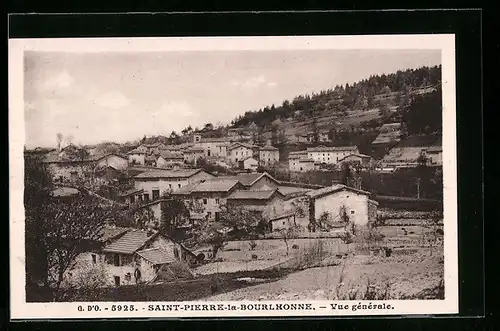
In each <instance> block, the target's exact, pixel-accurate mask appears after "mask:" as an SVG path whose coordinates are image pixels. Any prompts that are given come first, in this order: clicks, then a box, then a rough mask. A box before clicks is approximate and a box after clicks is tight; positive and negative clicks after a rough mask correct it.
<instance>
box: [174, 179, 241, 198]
mask: <svg viewBox="0 0 500 331" xmlns="http://www.w3.org/2000/svg"><path fill="white" fill-rule="evenodd" d="M238 183H239V182H238V181H237V180H235V179H225V178H213V179H208V180H205V181H199V182H197V183H192V184H189V185H186V186H183V187H180V188H179V189H177V190H175V191H174V192H172V194H177V195H179V194H190V193H193V192H200V193H201V192H228V191H230V190H231V189H232V188H233V187H235V186H236V185H238Z"/></svg>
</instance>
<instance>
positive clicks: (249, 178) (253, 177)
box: [220, 172, 278, 186]
mask: <svg viewBox="0 0 500 331" xmlns="http://www.w3.org/2000/svg"><path fill="white" fill-rule="evenodd" d="M264 176H266V177H268V178H270V179H271V180H272V181H274V182H276V183H278V181H277V180H276V179H274V178H273V177H272V176H271V175H269V174H268V173H267V172H261V173H260V172H257V173H239V174H237V175H235V176H226V177H220V178H227V179H236V180H238V181H239V182H240V183H241V184H243V185H244V186H251V185H252V184H253V183H255V182H256V181H257V180H259V179H260V178H261V177H264Z"/></svg>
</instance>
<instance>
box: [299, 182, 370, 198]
mask: <svg viewBox="0 0 500 331" xmlns="http://www.w3.org/2000/svg"><path fill="white" fill-rule="evenodd" d="M343 190H349V191H352V192H356V193H359V194H364V195H368V196H369V195H370V192H366V191H362V190H358V189H355V188H353V187H349V186H345V185H332V186H328V187H324V188H320V189H318V190H314V191H309V192H307V193H306V195H307V196H308V197H310V198H312V199H316V198H321V197H322V196H325V195H328V194H332V193H336V192H340V191H343Z"/></svg>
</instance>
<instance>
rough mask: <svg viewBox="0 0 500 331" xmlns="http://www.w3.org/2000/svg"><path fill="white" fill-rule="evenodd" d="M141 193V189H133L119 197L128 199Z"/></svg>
mask: <svg viewBox="0 0 500 331" xmlns="http://www.w3.org/2000/svg"><path fill="white" fill-rule="evenodd" d="M142 192H144V190H143V189H142V188H141V189H136V188H133V189H130V190H128V191H125V192H123V193H121V194H120V197H128V196H130V195H133V194H137V193H142Z"/></svg>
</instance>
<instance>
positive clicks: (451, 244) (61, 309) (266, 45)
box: [9, 34, 458, 319]
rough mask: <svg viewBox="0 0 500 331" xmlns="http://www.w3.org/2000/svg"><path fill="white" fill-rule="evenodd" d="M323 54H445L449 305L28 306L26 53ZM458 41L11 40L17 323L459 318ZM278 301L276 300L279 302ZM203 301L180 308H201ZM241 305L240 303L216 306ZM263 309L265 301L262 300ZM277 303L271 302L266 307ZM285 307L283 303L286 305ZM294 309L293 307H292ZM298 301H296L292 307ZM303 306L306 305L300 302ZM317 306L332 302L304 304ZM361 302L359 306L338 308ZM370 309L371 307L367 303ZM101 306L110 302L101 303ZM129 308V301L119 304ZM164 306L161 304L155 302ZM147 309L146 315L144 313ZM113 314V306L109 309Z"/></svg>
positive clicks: (13, 255)
mask: <svg viewBox="0 0 500 331" xmlns="http://www.w3.org/2000/svg"><path fill="white" fill-rule="evenodd" d="M296 49H303V50H319V49H337V50H340V49H343V50H349V49H350V50H352V49H385V50H416V49H436V50H441V54H442V82H443V84H442V90H443V180H444V233H445V238H444V252H445V254H444V260H445V261H444V269H445V270H444V277H445V300H409V301H387V302H386V303H389V304H391V305H392V306H393V307H395V308H394V309H392V310H384V311H377V310H371V311H356V312H354V311H352V310H341V311H339V310H337V311H334V310H327V309H319V308H318V309H316V310H311V311H298V310H297V311H276V310H274V311H185V310H184V311H177V312H148V311H147V304H148V303H142V302H131V303H128V304H133V305H134V306H136V307H137V308H139V310H138V311H137V312H134V313H133V314H131V313H128V314H127V313H124V312H111V311H104V310H103V311H101V312H79V311H78V310H77V307H78V306H79V305H83V306H84V307H86V306H87V305H89V304H92V303H26V302H25V287H24V284H25V271H24V254H25V252H24V235H23V234H24V206H23V185H24V184H23V181H24V180H23V178H24V175H23V174H24V162H23V146H24V139H25V135H24V102H23V90H24V88H23V52H24V51H26V50H33V51H61V52H109V51H114V52H151V51H172V50H175V51H195V50H199V51H201V50H205V51H206V50H214V51H215V50H218V51H230V50H296ZM455 102H456V101H455V36H454V35H452V34H448V35H370V36H300V37H237V38H226V37H217V38H110V39H107V38H74V39H66V40H64V42H61V39H10V40H9V147H10V153H9V156H10V157H9V169H10V171H9V173H10V176H9V179H10V181H9V184H10V211H11V213H10V252H11V254H10V279H11V284H10V285H11V288H10V289H11V291H10V293H11V318H12V319H49V318H50V319H55V318H80V319H87V318H105V317H106V318H113V317H128V318H143V317H161V318H165V317H251V316H270V317H271V316H273V317H280V316H318V315H321V316H325V315H326V316H329V315H331V316H335V315H356V316H366V315H380V314H384V315H406V314H454V313H458V241H457V237H458V233H457V223H458V215H457V172H456V171H457V170H456V124H455V123H456V104H455ZM277 302H278V303H280V302H279V301H274V303H277ZM196 303H198V304H199V303H200V302H191V303H188V302H180V304H181V305H184V304H196ZM220 303H223V304H234V305H240V304H241V303H242V302H216V304H220ZM259 303H265V302H259ZM268 303H272V302H268ZM281 303H284V302H281ZM289 303H291V302H289ZM293 303H298V302H293ZM301 303H302V302H301ZM307 303H312V304H313V306H316V307H319V306H321V305H323V306H324V305H328V304H329V303H331V302H329V301H307ZM339 303H342V304H349V305H351V304H358V303H359V302H358V301H357V302H348V301H343V302H339ZM365 303H366V302H365ZM95 304H97V305H99V306H101V307H105V306H108V307H111V305H112V304H116V303H106V302H97V303H95ZM120 304H125V303H120ZM152 304H161V302H152ZM143 308H145V309H143ZM110 309H111V308H110Z"/></svg>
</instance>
